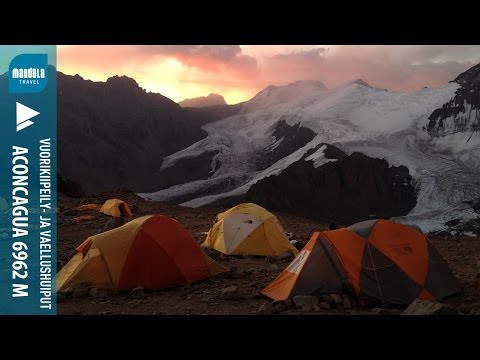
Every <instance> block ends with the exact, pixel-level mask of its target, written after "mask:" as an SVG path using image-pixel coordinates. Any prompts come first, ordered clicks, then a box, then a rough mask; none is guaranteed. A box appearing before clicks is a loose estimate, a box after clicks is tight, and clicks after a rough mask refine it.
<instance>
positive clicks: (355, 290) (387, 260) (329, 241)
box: [262, 220, 461, 305]
mask: <svg viewBox="0 0 480 360" xmlns="http://www.w3.org/2000/svg"><path fill="white" fill-rule="evenodd" d="M460 291H461V289H460V286H459V284H458V283H457V281H456V279H455V277H454V276H453V274H452V272H451V270H450V268H449V266H448V264H447V262H446V261H445V260H444V259H443V257H442V256H441V255H440V254H439V252H438V251H437V250H436V249H435V247H434V246H433V244H432V243H431V242H430V241H429V240H428V239H427V236H426V235H425V234H423V233H422V232H421V231H420V230H418V229H416V228H414V227H411V226H408V225H403V224H398V223H395V222H392V221H388V220H368V221H363V222H360V223H357V224H354V225H352V226H350V227H348V228H342V229H338V230H332V231H322V232H315V233H314V234H313V236H312V238H311V239H310V241H309V242H308V243H307V244H306V245H305V247H304V248H303V249H302V251H301V252H300V253H299V254H298V255H297V257H296V258H295V259H294V260H293V261H292V263H291V264H290V265H289V266H288V267H287V268H286V269H285V270H284V271H283V272H282V273H281V274H280V275H279V276H278V277H277V278H276V279H275V280H274V281H273V282H272V283H270V285H268V286H267V287H266V288H265V289H264V290H263V291H262V293H263V294H264V295H266V296H268V297H270V298H272V299H275V300H284V299H287V298H290V297H293V296H295V295H309V294H312V295H321V294H334V293H349V294H351V295H354V296H356V297H358V298H363V299H366V300H370V301H374V302H378V303H383V304H398V305H405V304H410V303H411V302H412V301H413V300H414V299H416V298H421V299H427V300H435V299H437V300H441V299H443V298H445V297H447V296H449V295H453V294H456V293H458V292H460Z"/></svg>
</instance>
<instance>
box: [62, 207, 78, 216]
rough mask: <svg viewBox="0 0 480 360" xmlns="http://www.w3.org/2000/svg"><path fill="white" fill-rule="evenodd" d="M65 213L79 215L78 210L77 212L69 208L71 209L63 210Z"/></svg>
mask: <svg viewBox="0 0 480 360" xmlns="http://www.w3.org/2000/svg"><path fill="white" fill-rule="evenodd" d="M63 215H66V216H75V215H77V212H76V211H75V210H71V209H69V210H65V211H64V212H63Z"/></svg>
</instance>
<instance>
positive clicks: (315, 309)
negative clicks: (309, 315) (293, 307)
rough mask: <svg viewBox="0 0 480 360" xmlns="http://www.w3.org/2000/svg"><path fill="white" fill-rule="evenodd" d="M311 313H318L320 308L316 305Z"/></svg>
mask: <svg viewBox="0 0 480 360" xmlns="http://www.w3.org/2000/svg"><path fill="white" fill-rule="evenodd" d="M312 309H313V311H315V312H319V311H320V307H319V306H318V305H315V306H314V307H313V308H312Z"/></svg>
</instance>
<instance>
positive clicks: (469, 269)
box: [57, 191, 480, 315]
mask: <svg viewBox="0 0 480 360" xmlns="http://www.w3.org/2000/svg"><path fill="white" fill-rule="evenodd" d="M112 197H118V198H121V199H123V200H125V201H126V202H127V203H128V204H129V205H130V206H131V208H132V211H133V213H134V217H139V216H143V215H148V214H161V215H166V216H169V217H172V218H174V219H176V220H178V221H179V222H180V223H181V224H182V225H183V226H184V227H185V228H186V229H187V230H189V231H190V232H191V234H192V235H193V236H194V237H195V239H196V241H197V242H199V243H200V242H202V241H203V240H204V237H205V232H206V231H208V229H209V228H210V226H211V225H212V223H213V221H214V219H215V217H216V215H217V213H218V212H220V211H222V210H223V209H214V208H201V209H190V208H183V207H179V206H176V205H170V204H163V203H154V202H147V201H145V200H143V199H141V198H140V197H138V196H136V195H135V194H133V193H131V192H128V191H119V192H115V193H105V194H99V195H96V196H95V197H87V198H81V199H78V198H69V197H67V196H64V195H62V194H59V198H58V206H59V214H58V243H57V244H58V269H60V268H61V266H63V265H64V264H65V262H66V261H67V260H68V258H69V256H70V255H71V254H72V251H74V249H75V247H76V246H78V245H79V244H80V243H82V242H83V241H84V240H85V239H86V238H87V237H89V236H91V235H95V234H97V233H100V232H102V229H103V227H104V225H105V224H106V222H107V221H109V220H111V219H112V218H111V217H109V216H106V215H103V214H101V213H98V212H96V211H82V212H81V211H77V210H75V208H76V207H78V206H79V205H82V204H86V203H91V202H93V203H97V204H102V203H103V202H104V201H105V200H106V199H109V198H112ZM80 215H92V216H94V218H93V219H90V220H87V221H83V222H78V223H76V222H74V220H73V219H74V218H75V217H77V216H80ZM276 215H277V216H278V218H279V220H280V221H281V223H282V225H283V227H284V229H285V231H286V232H288V233H291V234H292V239H295V240H298V241H299V242H301V243H302V244H304V243H306V242H307V241H308V240H309V238H310V235H311V233H312V232H313V231H315V230H324V229H327V228H328V225H327V224H322V223H319V222H317V221H313V220H308V219H303V218H299V217H295V216H291V215H289V214H282V213H277V214H276ZM430 240H431V241H432V243H433V244H434V245H435V246H436V247H437V249H438V250H439V251H440V252H441V253H442V255H443V256H444V257H445V258H446V259H447V261H448V262H449V263H450V266H451V268H452V269H453V271H454V274H455V276H456V277H457V278H458V279H459V281H460V283H461V284H462V286H463V289H464V293H463V294H461V295H458V296H455V297H453V298H451V299H447V300H446V301H445V302H446V303H448V304H451V305H453V306H455V307H456V308H457V309H458V310H459V311H460V312H461V313H464V314H477V313H478V314H480V241H479V240H480V239H478V238H472V237H453V236H449V237H433V236H432V237H430ZM209 255H210V256H211V257H213V258H214V259H215V260H216V261H218V262H219V263H220V264H222V265H224V266H226V267H229V268H231V270H232V272H230V273H225V274H221V275H218V276H215V277H213V278H210V279H208V280H205V281H201V282H198V283H194V284H192V285H191V286H188V285H187V286H184V287H180V288H174V289H167V290H161V291H154V292H148V291H145V292H144V293H143V292H142V293H141V294H140V295H138V296H137V295H135V294H129V293H113V294H109V295H108V296H106V297H104V298H96V297H90V296H88V297H66V298H64V297H61V298H60V297H59V301H58V314H61V315H62V314H63V315H67V314H75V315H79V314H92V315H127V314H128V315H167V314H182V315H185V314H196V315H201V314H208V315H213V314H215V315H242V314H244V315H245V314H250V315H251V314H257V312H258V309H259V308H260V307H261V305H262V304H264V303H265V302H266V301H269V299H268V298H266V297H264V296H263V295H261V294H260V290H262V289H263V288H264V287H265V286H266V285H267V284H268V283H269V282H270V281H272V280H273V279H274V278H275V277H276V276H277V275H278V274H279V272H280V271H282V270H283V269H284V268H285V267H286V266H287V265H288V263H289V262H290V261H291V258H288V259H270V258H264V257H235V256H224V255H222V254H219V253H218V252H216V251H209ZM232 268H233V269H232ZM232 287H235V288H232ZM227 288H230V290H232V291H228V290H227ZM226 293H228V294H230V295H225V294H226ZM269 302H270V301H269ZM401 310H402V309H390V310H389V313H390V314H399V313H400V312H401ZM275 312H277V313H279V314H282V315H283V314H285V315H288V314H301V313H303V311H302V310H301V309H295V308H289V309H281V311H280V312H279V311H278V309H276V310H275ZM377 312H378V309H377ZM374 313H375V311H373V312H372V309H371V308H369V307H359V306H355V304H354V306H353V308H351V309H341V306H340V308H336V309H322V310H320V311H316V312H309V313H308V314H310V315H313V314H318V315H326V314H341V315H348V314H350V315H362V314H374Z"/></svg>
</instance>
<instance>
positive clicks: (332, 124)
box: [141, 65, 480, 231]
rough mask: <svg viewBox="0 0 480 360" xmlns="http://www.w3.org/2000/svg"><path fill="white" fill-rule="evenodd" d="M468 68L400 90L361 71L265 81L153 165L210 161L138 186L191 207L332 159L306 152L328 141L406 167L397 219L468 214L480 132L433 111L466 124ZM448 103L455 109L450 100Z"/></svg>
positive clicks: (479, 186) (426, 225)
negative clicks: (408, 191)
mask: <svg viewBox="0 0 480 360" xmlns="http://www.w3.org/2000/svg"><path fill="white" fill-rule="evenodd" d="M469 71H470V73H468V72H467V73H468V74H466V73H465V74H466V75H465V74H462V75H460V76H459V77H458V78H457V79H455V81H453V82H451V83H449V84H447V85H445V86H443V87H441V88H437V89H430V88H423V89H420V90H417V91H413V92H407V93H399V92H391V91H387V90H385V89H377V88H372V87H370V86H369V85H368V84H366V83H365V82H364V81H362V80H357V81H352V82H349V83H346V84H343V85H341V86H338V87H336V88H333V89H327V88H326V87H325V86H324V85H323V84H322V83H321V82H318V81H299V82H296V83H293V84H290V85H287V86H283V87H273V86H271V87H268V88H266V89H264V90H263V91H261V92H260V93H258V94H257V95H256V96H255V97H254V98H252V99H251V100H250V101H247V102H245V103H244V104H242V106H241V108H240V110H239V112H238V113H236V114H235V115H233V116H229V117H226V118H224V119H221V120H219V121H216V122H212V123H209V124H206V125H204V126H203V127H202V129H203V130H205V131H206V132H207V133H208V135H207V137H206V138H204V139H202V140H200V141H198V142H196V143H194V144H193V145H191V146H189V147H187V148H185V149H183V150H181V151H178V152H176V153H174V154H171V155H169V156H167V157H165V158H164V159H163V162H162V165H161V169H160V174H161V173H165V174H166V173H169V172H172V171H173V172H174V171H175V168H176V167H182V166H184V165H182V164H185V161H187V160H188V161H189V162H190V163H191V162H192V160H195V159H199V160H200V159H201V163H202V164H204V166H207V168H208V171H205V169H203V172H202V173H201V174H200V175H199V176H196V177H195V176H194V178H195V180H194V181H190V182H186V183H177V184H176V185H174V186H171V187H169V188H165V189H160V190H159V191H157V192H154V193H143V194H141V195H142V196H143V197H145V198H147V199H152V200H160V201H173V202H177V203H180V204H182V205H184V206H190V207H198V206H203V205H207V204H211V203H214V202H218V201H219V200H222V199H227V198H232V197H241V196H243V195H244V194H246V193H247V191H248V190H249V189H250V188H251V187H252V186H254V185H255V184H256V183H257V182H258V181H259V180H260V179H264V178H266V177H268V176H278V175H279V174H281V173H282V172H283V171H284V170H285V169H286V168H288V167H289V166H290V165H292V164H294V163H295V162H298V161H309V162H312V163H313V164H314V165H313V166H314V167H318V166H322V165H323V164H325V163H327V162H329V161H332V160H331V159H327V158H325V156H324V154H323V152H322V151H320V150H318V151H315V152H314V153H312V154H310V155H309V156H306V157H305V156H304V155H305V154H307V152H309V151H311V150H312V149H314V148H316V147H317V148H318V145H319V144H322V143H326V144H332V145H334V146H335V147H337V148H339V149H341V150H342V151H343V152H345V153H346V154H352V153H354V152H360V153H363V154H365V155H367V156H369V157H372V158H379V159H385V160H386V161H388V163H389V164H390V165H392V166H400V165H404V166H406V167H407V168H408V171H409V174H410V175H411V176H412V177H413V185H414V186H415V187H416V190H417V199H416V205H415V206H414V208H413V209H412V210H411V211H410V212H409V214H408V215H407V216H405V217H401V218H398V220H399V221H403V222H407V223H408V222H415V223H416V224H417V225H419V226H421V227H422V229H423V230H424V231H433V230H440V229H442V228H445V222H446V221H448V220H452V219H456V218H458V219H461V220H462V221H466V220H468V219H471V218H473V217H476V216H477V215H476V214H475V212H474V211H473V209H472V208H471V207H470V206H469V205H467V204H465V203H464V202H465V201H470V200H473V199H477V198H479V197H480V166H479V165H480V132H472V131H471V128H475V127H474V126H473V127H469V126H465V127H464V128H462V131H457V132H455V131H453V132H451V133H450V132H446V131H441V130H438V128H439V127H441V126H440V125H439V124H440V120H439V119H440V118H442V119H443V128H449V126H450V124H453V125H452V126H454V127H455V124H456V125H457V127H458V124H460V123H461V121H464V120H461V121H460V120H458V119H459V118H460V117H463V118H464V117H465V116H469V117H468V118H467V125H472V124H474V120H473V119H474V118H475V116H476V115H472V114H476V112H477V113H478V103H479V101H478V99H479V96H480V89H479V88H478V84H479V81H478V74H479V71H480V66H479V65H477V66H476V67H474V68H472V69H471V70H469ZM460 96H461V99H460V98H459V97H460ZM475 99H477V100H475ZM462 100H463V102H462ZM475 101H477V102H475ZM448 104H450V105H448ZM454 104H457V105H455V106H457V107H458V108H459V110H456V109H454V110H452V111H450V110H448V109H449V107H450V108H451V107H452V106H453V105H454ZM442 109H443V110H442ZM475 111H476V112H475ZM452 114H453V115H452ZM456 119H457V120H456ZM475 119H478V117H477V118H475ZM435 129H436V130H435ZM320 149H321V148H320ZM192 171H194V169H192ZM179 182H180V181H179ZM298 186H301V183H300V184H298ZM290 190H291V189H285V192H286V194H287V193H288V191H290Z"/></svg>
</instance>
